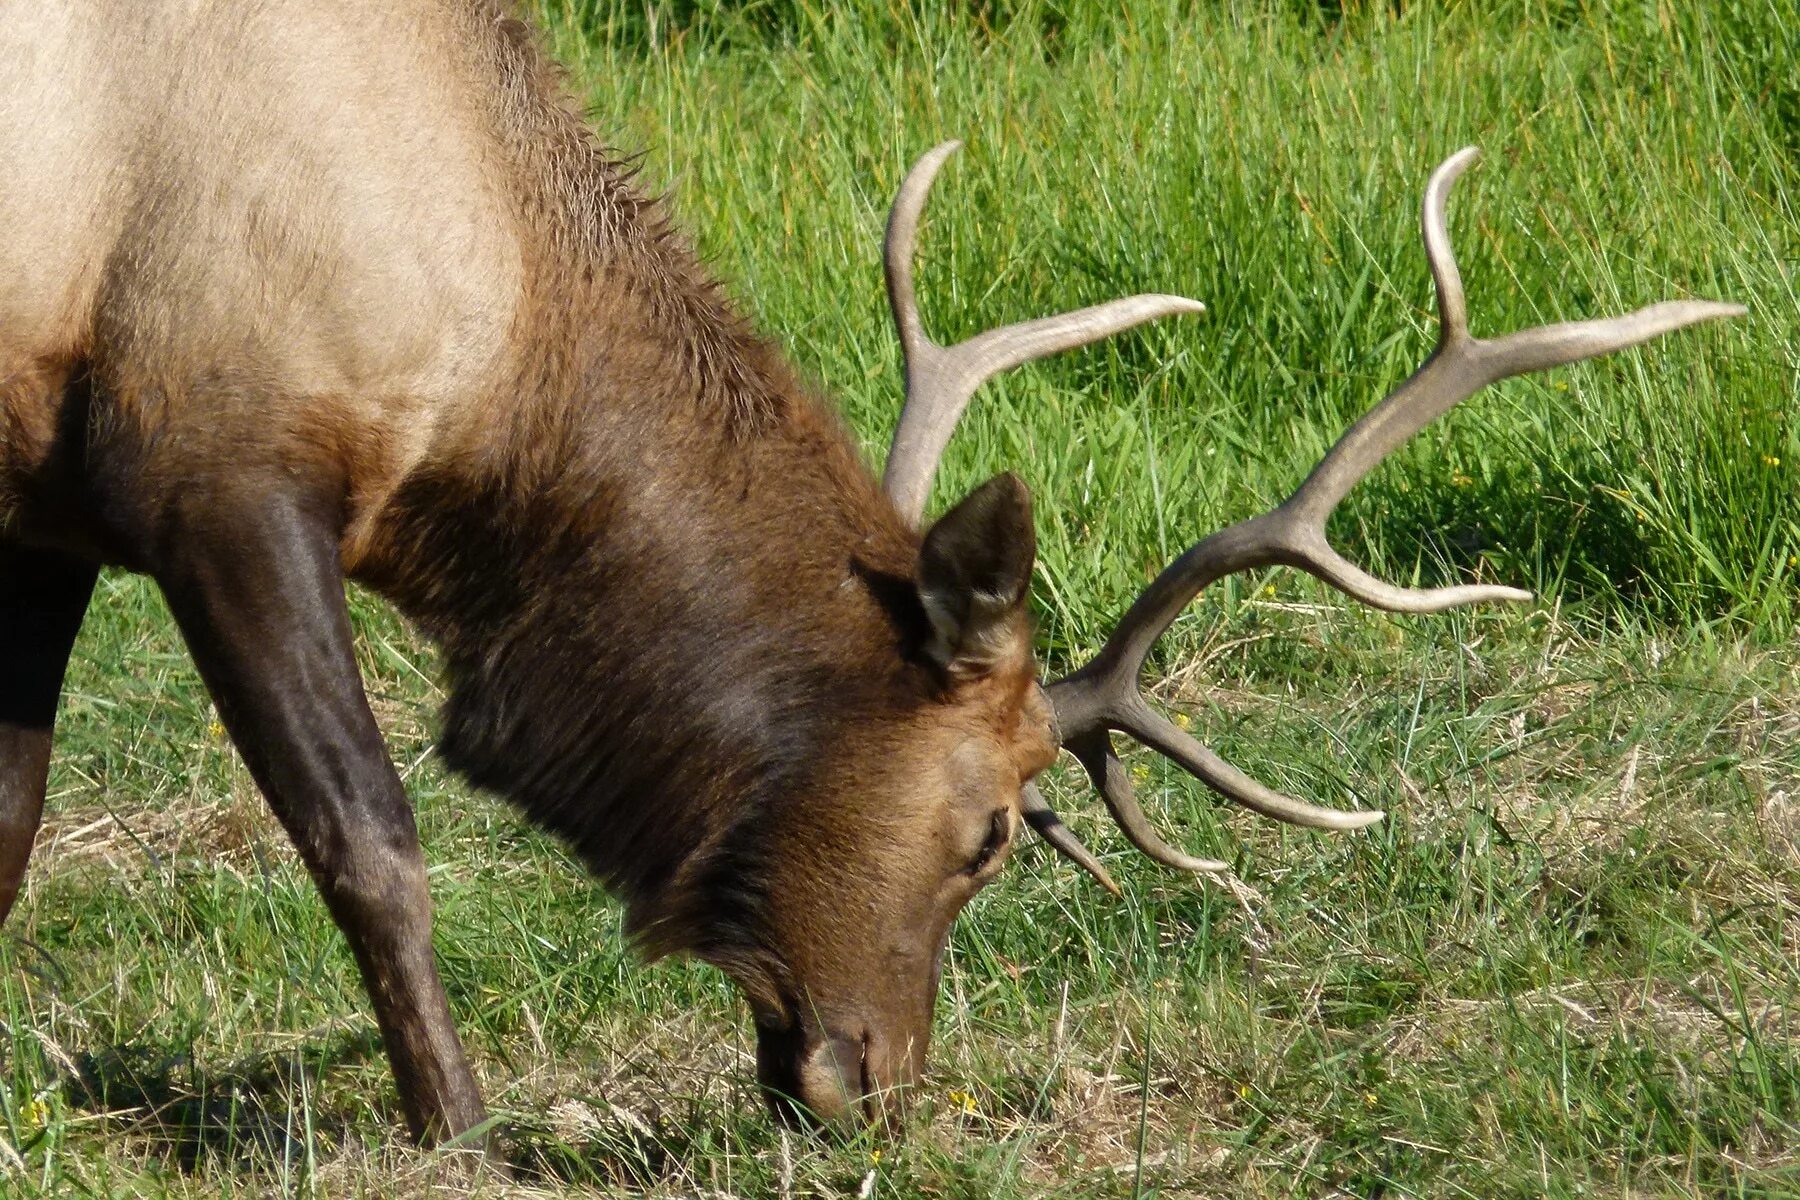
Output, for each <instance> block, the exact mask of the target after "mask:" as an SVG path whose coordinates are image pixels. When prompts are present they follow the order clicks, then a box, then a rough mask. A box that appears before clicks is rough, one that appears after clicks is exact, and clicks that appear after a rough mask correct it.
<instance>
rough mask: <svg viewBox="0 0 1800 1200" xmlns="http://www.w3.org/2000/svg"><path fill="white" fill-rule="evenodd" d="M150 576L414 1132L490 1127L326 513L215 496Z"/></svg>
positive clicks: (183, 520) (181, 528) (446, 1133)
mask: <svg viewBox="0 0 1800 1200" xmlns="http://www.w3.org/2000/svg"><path fill="white" fill-rule="evenodd" d="M166 544H167V545H169V546H171V547H172V549H171V550H170V551H169V553H168V556H167V561H165V562H161V563H159V564H158V565H157V569H156V575H157V579H158V582H159V583H160V584H161V585H162V587H163V590H164V592H165V594H166V595H167V596H168V600H169V606H170V608H171V609H172V610H173V611H174V614H175V618H176V620H177V622H178V623H179V624H180V626H181V629H182V633H183V635H184V636H185V637H186V639H187V643H188V646H189V648H190V650H191V651H192V653H193V655H194V659H195V661H196V663H197V664H198V665H199V668H200V673H201V676H202V677H203V678H204V679H205V680H206V684H207V687H208V689H209V690H210V691H211V692H212V696H213V700H214V702H215V703H216V704H217V706H218V709H219V716H220V719H221V720H222V721H223V722H224V723H225V727H226V729H227V730H229V732H230V734H231V737H232V740H233V742H235V743H236V745H237V747H238V749H239V751H240V752H241V753H242V754H243V756H244V761H245V763H246V764H247V765H248V766H249V768H250V772H251V774H252V775H253V776H254V777H255V779H256V782H257V785H258V786H259V787H260V788H261V789H262V792H263V794H264V796H266V797H267V798H268V801H269V803H270V805H271V807H273V808H274V810H275V814H276V816H277V817H278V818H279V819H280V820H281V823H282V825H283V826H284V827H286V829H287V832H288V834H289V836H290V837H292V838H293V841H294V845H295V846H296V847H297V848H298V849H299V851H300V856H301V858H302V859H303V860H304V861H305V863H306V866H307V868H308V869H309V870H310V871H311V872H312V876H313V879H314V881H315V882H316V883H317V884H318V886H319V890H320V892H322V893H323V894H324V897H325V903H326V905H327V907H328V908H329V909H330V910H331V915H332V917H333V918H334V919H335V920H336V921H337V924H338V927H339V928H341V929H342V930H343V931H344V935H345V936H346V937H347V938H348V939H349V941H350V947H351V949H352V950H353V951H354V953H355V955H356V961H357V965H358V966H359V967H361V969H362V976H363V983H364V985H365V986H366V987H367V988H368V991H369V997H370V999H371V1000H372V1001H373V1002H374V1006H375V1018H376V1021H377V1022H378V1023H379V1024H380V1026H381V1036H382V1039H383V1041H384V1042H385V1043H386V1046H387V1053H388V1059H389V1061H390V1062H391V1063H392V1064H393V1068H394V1076H395V1079H396V1081H397V1082H398V1084H399V1088H400V1102H401V1105H402V1106H403V1107H404V1109H405V1111H406V1119H407V1124H408V1125H409V1126H411V1128H412V1133H413V1136H414V1137H415V1138H417V1139H419V1140H420V1141H421V1142H424V1143H427V1144H430V1143H433V1142H437V1141H442V1140H444V1139H446V1138H449V1137H453V1136H455V1135H456V1134H459V1133H462V1132H464V1131H465V1130H468V1129H470V1128H472V1127H474V1126H476V1125H479V1124H480V1123H481V1122H483V1121H484V1120H485V1119H486V1116H487V1114H486V1111H485V1109H484V1107H483V1105H482V1100H481V1093H480V1091H479V1089H478V1088H477V1087H476V1085H475V1079H474V1076H473V1075H471V1074H470V1072H469V1066H468V1061H467V1059H466V1058H465V1057H464V1054H463V1048H462V1044H461V1042H459V1041H458V1040H457V1036H456V1030H455V1028H454V1027H453V1026H452V1024H451V1020H450V1007H449V1003H448V1002H447V1000H446V999H445V996H444V988H443V984H442V983H441V982H440V981H439V979H438V971H437V964H436V961H435V959H434V957H433V954H432V948H431V898H430V895H429V893H428V890H427V887H426V877H425V859H424V856H423V854H422V853H421V852H420V849H419V838H418V831H417V828H416V826H415V825H414V823H413V814H412V808H411V806H410V805H409V804H408V802H407V799H406V793H405V790H404V788H403V787H402V785H401V782H400V777H399V775H398V774H397V773H396V772H395V770H394V767H393V763H392V762H391V761H390V760H389V758H388V753H387V748H386V746H385V745H384V744H383V742H382V738H381V732H380V730H379V729H378V728H377V727H376V724H375V719H374V717H373V715H372V714H371V713H370V711H369V704H368V699H367V697H366V696H365V695H364V693H363V686H362V678H361V675H360V674H359V673H358V671H357V667H356V660H355V656H354V653H353V650H352V643H351V634H350V624H349V616H348V613H347V610H346V607H345V601H344V579H343V573H342V570H341V567H340V565H339V561H338V546H337V538H336V534H335V532H334V526H333V524H332V521H331V520H330V517H329V508H328V506H326V505H323V504H319V505H312V504H310V503H309V502H308V501H307V500H305V499H296V498H293V497H281V496H270V495H268V494H266V493H265V494H263V495H260V496H258V497H256V498H255V499H254V500H249V501H243V500H241V499H240V498H235V497H234V498H218V497H215V498H212V499H211V500H210V502H208V503H206V504H205V505H204V507H200V506H194V507H190V508H188V509H187V510H186V512H185V513H184V514H183V515H182V516H181V517H179V518H178V519H177V521H176V530H175V535H174V536H173V537H171V538H170V539H169V540H168V542H167V543H166Z"/></svg>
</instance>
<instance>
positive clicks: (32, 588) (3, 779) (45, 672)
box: [0, 545, 95, 924]
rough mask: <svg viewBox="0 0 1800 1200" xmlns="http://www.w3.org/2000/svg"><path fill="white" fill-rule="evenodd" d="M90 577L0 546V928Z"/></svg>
mask: <svg viewBox="0 0 1800 1200" xmlns="http://www.w3.org/2000/svg"><path fill="white" fill-rule="evenodd" d="M94 576H95V568H94V566H93V565H92V564H91V563H86V562H83V561H81V560H80V559H75V558H69V557H66V556H64V555H61V554H54V553H51V552H48V551H40V550H25V549H22V548H19V547H15V546H5V545H0V664H4V665H0V924H4V923H5V921H6V915H7V914H8V913H9V912H11V911H12V906H13V902H14V901H15V900H17V899H18V896H19V884H20V882H21V881H22V880H23V879H24V877H25V863H26V861H27V860H28V859H30V857H31V843H32V840H33V839H34V838H35V837H36V836H37V830H38V822H39V821H41V820H42V819H43V815H44V782H45V780H46V779H47V778H48V776H49V772H50V738H51V729H52V727H53V726H54V724H55V722H56V699H57V696H58V695H59V694H61V692H62V681H63V671H64V669H65V668H66V667H67V666H68V663H69V650H70V648H71V647H73V646H74V644H75V634H76V632H77V631H78V630H80V628H81V616H82V614H83V613H84V612H86V611H87V604H88V597H89V596H91V595H92V594H93V590H94Z"/></svg>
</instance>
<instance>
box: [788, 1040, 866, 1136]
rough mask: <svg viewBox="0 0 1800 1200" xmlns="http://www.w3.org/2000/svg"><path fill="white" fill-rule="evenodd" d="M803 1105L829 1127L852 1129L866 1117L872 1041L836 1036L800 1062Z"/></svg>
mask: <svg viewBox="0 0 1800 1200" xmlns="http://www.w3.org/2000/svg"><path fill="white" fill-rule="evenodd" d="M796 1082H797V1083H798V1084H799V1091H800V1102H801V1103H802V1104H805V1105H806V1107H807V1109H808V1110H809V1111H810V1112H811V1113H812V1115H813V1118H814V1119H815V1120H817V1121H819V1122H820V1123H822V1124H825V1125H832V1126H850V1125H853V1124H855V1122H856V1121H857V1120H858V1118H859V1117H860V1116H861V1115H862V1101H863V1097H865V1096H867V1095H868V1094H869V1093H870V1092H871V1091H872V1090H873V1089H872V1088H871V1087H870V1086H869V1085H870V1082H871V1081H870V1079H869V1055H868V1039H867V1038H866V1037H861V1036H849V1037H846V1036H844V1035H842V1034H833V1035H831V1036H829V1037H826V1038H824V1039H822V1040H821V1041H820V1042H819V1043H818V1044H817V1045H815V1046H813V1047H812V1048H811V1049H810V1050H808V1051H807V1052H806V1054H805V1055H804V1056H803V1057H802V1058H801V1060H800V1069H799V1079H798V1080H797V1081H796Z"/></svg>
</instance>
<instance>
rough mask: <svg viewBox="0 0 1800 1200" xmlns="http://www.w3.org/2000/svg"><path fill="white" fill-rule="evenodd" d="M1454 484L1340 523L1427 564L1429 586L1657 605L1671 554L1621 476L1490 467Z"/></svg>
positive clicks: (1347, 543)
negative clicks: (1505, 586) (1483, 586)
mask: <svg viewBox="0 0 1800 1200" xmlns="http://www.w3.org/2000/svg"><path fill="white" fill-rule="evenodd" d="M1446 475H1447V478H1444V479H1426V478H1422V477H1414V478H1411V479H1408V480H1406V481H1405V482H1404V483H1402V484H1401V485H1400V486H1394V485H1392V484H1390V485H1389V486H1387V487H1384V488H1381V489H1379V490H1377V489H1374V488H1371V489H1370V492H1371V493H1372V494H1371V495H1368V496H1366V497H1362V498H1359V497H1356V496H1354V495H1353V496H1352V497H1351V498H1350V499H1349V500H1347V501H1346V503H1345V505H1344V517H1343V518H1341V519H1340V520H1342V521H1343V522H1344V524H1346V525H1347V524H1349V523H1350V522H1354V523H1356V524H1359V525H1361V526H1363V527H1364V528H1366V529H1368V530H1370V531H1371V532H1372V533H1374V534H1375V536H1376V537H1377V538H1378V539H1379V541H1380V543H1381V546H1382V550H1383V551H1384V553H1383V554H1382V558H1384V559H1385V560H1386V561H1387V562H1389V563H1396V564H1409V563H1417V564H1419V571H1420V576H1421V578H1420V579H1419V585H1420V586H1424V587H1438V586H1444V585H1447V584H1455V583H1466V582H1469V581H1470V580H1472V579H1482V580H1484V581H1487V582H1494V581H1505V582H1507V583H1513V584H1517V585H1519V586H1531V587H1535V588H1536V589H1537V590H1540V591H1541V590H1543V589H1544V588H1546V587H1548V586H1551V585H1552V584H1554V585H1555V586H1556V589H1557V590H1558V592H1559V593H1561V594H1562V595H1564V596H1566V597H1568V598H1569V599H1572V600H1578V601H1580V600H1599V601H1602V602H1606V603H1610V604H1614V605H1617V604H1619V603H1621V602H1623V603H1626V604H1635V605H1643V604H1653V603H1654V602H1655V601H1656V600H1657V595H1656V592H1655V589H1654V585H1653V581H1652V580H1651V578H1650V576H1649V573H1648V569H1647V568H1648V564H1650V563H1652V562H1654V561H1655V556H1656V553H1657V551H1658V550H1659V549H1660V548H1661V547H1660V546H1659V544H1658V542H1659V534H1658V531H1657V530H1656V529H1655V528H1654V526H1652V525H1648V524H1646V523H1645V522H1644V521H1643V520H1642V519H1641V514H1640V512H1639V510H1638V509H1637V508H1636V506H1635V505H1634V504H1632V503H1631V502H1630V500H1629V499H1627V498H1624V497H1622V496H1621V495H1620V494H1619V493H1618V492H1617V491H1616V490H1615V489H1614V488H1613V487H1612V486H1610V485H1612V484H1613V483H1615V482H1616V479H1617V472H1616V470H1613V469H1611V468H1610V467H1609V466H1608V465H1607V464H1606V463H1605V462H1603V461H1600V460H1599V459H1598V458H1597V457H1593V458H1590V459H1585V460H1584V459H1576V460H1573V461H1570V462H1566V463H1563V464H1561V466H1560V468H1555V469H1553V468H1549V467H1547V466H1546V465H1545V464H1542V463H1531V462H1510V463H1496V464H1490V465H1489V466H1488V467H1487V469H1486V470H1485V471H1483V473H1482V477H1480V478H1474V477H1472V476H1470V475H1464V474H1461V473H1460V472H1447V473H1446ZM1333 524H1334V530H1335V529H1336V528H1339V527H1340V526H1339V524H1338V522H1334V523H1333ZM1344 533H1345V534H1346V535H1348V536H1345V537H1344V538H1343V540H1342V541H1341V542H1340V545H1342V546H1344V547H1345V548H1346V551H1347V552H1349V553H1351V555H1352V557H1356V551H1355V543H1356V540H1357V539H1356V537H1355V535H1354V534H1351V532H1350V530H1349V529H1347V528H1346V529H1344ZM1402 575H1404V572H1402Z"/></svg>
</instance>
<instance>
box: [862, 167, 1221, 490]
mask: <svg viewBox="0 0 1800 1200" xmlns="http://www.w3.org/2000/svg"><path fill="white" fill-rule="evenodd" d="M961 146H962V143H961V142H945V143H943V144H942V145H939V146H937V147H934V148H933V149H931V150H929V151H927V152H926V153H925V154H924V155H923V156H921V157H920V159H919V161H918V162H916V163H914V164H913V168H912V170H911V171H909V172H907V176H906V180H905V181H904V182H903V183H902V184H901V185H900V191H899V193H898V194H897V195H896V196H895V197H894V207H893V209H892V211H891V212H890V213H889V214H888V225H887V237H886V240H885V242H884V244H883V247H882V256H883V260H884V265H885V268H886V272H887V288H888V302H889V304H890V305H891V306H892V307H893V310H894V326H895V328H896V329H897V330H898V331H899V334H900V349H901V353H902V354H903V355H904V357H905V360H906V404H905V407H904V408H902V409H901V411H900V420H899V422H898V423H897V424H896V425H895V427H894V440H893V444H892V445H891V447H890V448H889V450H888V460H887V470H886V473H885V474H884V476H883V478H882V487H883V488H884V489H885V490H886V492H887V494H888V498H889V499H890V500H892V501H893V503H894V507H895V508H897V509H899V510H900V512H901V513H902V514H904V515H905V516H906V517H907V519H909V520H912V521H917V520H918V519H919V517H920V516H921V515H923V513H924V511H925V499H926V497H927V496H928V495H929V494H930V492H931V480H932V477H933V476H934V475H936V474H937V466H938V461H939V459H941V458H942V457H943V454H944V447H945V446H947V445H948V444H949V442H950V434H951V433H952V432H953V431H954V430H955V429H956V423H957V421H958V420H959V419H961V417H962V414H963V410H964V409H965V408H967V407H968V404H969V398H970V397H971V396H973V395H974V394H975V389H976V388H978V387H980V386H981V385H982V383H983V382H985V381H986V380H987V379H989V378H991V377H992V376H994V375H997V374H999V373H1000V372H1001V371H1004V370H1007V369H1008V368H1010V367H1016V366H1018V365H1020V364H1021V363H1026V362H1030V361H1031V360H1033V359H1037V358H1045V357H1047V356H1049V355H1052V354H1057V353H1059V352H1061V351H1064V350H1073V349H1074V348H1075V347H1077V346H1085V345H1087V344H1088V343H1090V342H1096V341H1099V340H1100V339H1101V338H1104V337H1109V336H1111V335H1112V334H1115V333H1121V332H1123V331H1124V330H1127V329H1130V328H1132V327H1133V326H1135V325H1141V324H1143V323H1144V322H1145V321H1150V320H1154V319H1155V318H1157V317H1166V316H1172V315H1174V314H1176V313H1199V312H1205V311H1206V306H1205V305H1203V304H1201V303H1200V302H1199V301H1197V300H1188V299H1186V298H1184V297H1181V296H1164V295H1155V294H1151V295H1143V296H1127V297H1125V298H1124V299H1120V300H1112V301H1108V302H1107V303H1105V304H1096V305H1093V306H1092V307H1089V308H1083V309H1077V310H1076V311H1074V312H1067V313H1060V314H1058V315H1056V316H1050V317H1039V318H1037V319H1036V320H1032V321H1021V322H1019V323H1018V324H1016V325H1003V326H1001V327H1000V328H998V329H990V330H988V331H987V332H985V333H980V334H977V335H975V336H974V337H972V338H970V339H968V340H967V341H965V342H960V343H958V344H957V345H955V346H948V347H946V346H940V345H938V344H937V343H936V342H934V341H932V340H931V338H930V337H929V336H928V335H927V334H926V333H925V326H924V323H923V322H921V321H920V319H919V307H918V302H917V299H916V298H915V296H914V293H913V275H912V259H913V247H914V244H915V243H916V241H917V240H918V233H919V218H920V216H921V215H922V214H923V213H924V211H925V200H926V197H927V195H929V193H930V191H931V184H932V181H933V180H935V179H936V178H937V173H938V171H939V169H940V168H942V167H943V165H944V162H945V161H946V160H947V159H948V158H949V157H950V156H951V155H952V154H954V153H955V152H956V151H957V150H958V149H959V148H960V147H961Z"/></svg>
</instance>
